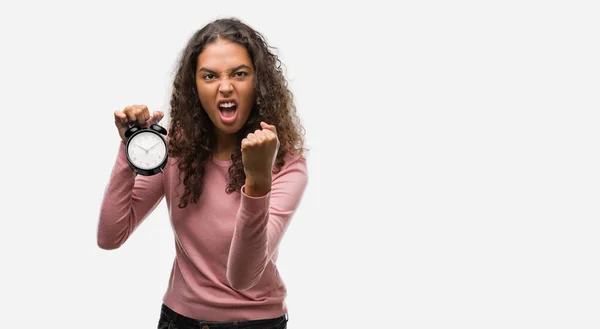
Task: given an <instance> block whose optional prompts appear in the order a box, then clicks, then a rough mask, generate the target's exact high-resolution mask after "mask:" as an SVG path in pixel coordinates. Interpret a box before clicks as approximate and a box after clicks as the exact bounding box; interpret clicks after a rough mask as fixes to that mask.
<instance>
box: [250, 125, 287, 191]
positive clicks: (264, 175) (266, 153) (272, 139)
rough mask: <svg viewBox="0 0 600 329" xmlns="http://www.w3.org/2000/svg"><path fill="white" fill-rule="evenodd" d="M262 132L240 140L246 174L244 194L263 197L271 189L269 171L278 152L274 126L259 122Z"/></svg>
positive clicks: (277, 140) (258, 131)
mask: <svg viewBox="0 0 600 329" xmlns="http://www.w3.org/2000/svg"><path fill="white" fill-rule="evenodd" d="M260 126H261V127H262V130H260V129H259V130H256V131H255V132H253V133H250V134H248V136H246V138H244V139H243V140H242V163H243V164H244V172H245V173H246V192H247V193H249V194H257V195H264V194H265V193H266V192H268V190H270V189H271V171H272V170H273V165H274V164H275V159H276V157H277V152H278V150H279V138H277V130H276V129H275V126H273V125H269V124H266V123H265V122H261V123H260Z"/></svg>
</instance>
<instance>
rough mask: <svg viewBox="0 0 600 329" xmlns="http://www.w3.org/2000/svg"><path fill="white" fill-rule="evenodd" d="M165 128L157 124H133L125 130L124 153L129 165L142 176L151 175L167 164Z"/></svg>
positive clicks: (161, 169) (160, 170)
mask: <svg viewBox="0 0 600 329" xmlns="http://www.w3.org/2000/svg"><path fill="white" fill-rule="evenodd" d="M163 135H165V136H166V135H167V130H166V129H165V128H163V127H161V126H159V125H157V124H152V125H151V126H150V127H140V126H139V125H134V126H132V127H130V128H129V129H127V131H125V138H127V143H126V144H125V153H126V155H127V162H128V163H129V167H130V168H131V169H132V170H133V171H135V172H136V173H138V174H140V175H143V176H153V175H156V174H158V173H159V172H162V171H163V168H164V167H165V166H166V165H167V158H168V155H169V154H168V146H167V141H166V139H165V138H164V137H163Z"/></svg>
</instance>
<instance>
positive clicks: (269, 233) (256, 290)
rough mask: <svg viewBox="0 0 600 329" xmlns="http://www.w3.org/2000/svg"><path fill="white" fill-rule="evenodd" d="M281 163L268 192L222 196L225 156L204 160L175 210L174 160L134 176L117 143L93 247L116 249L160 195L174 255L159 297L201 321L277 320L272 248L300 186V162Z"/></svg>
mask: <svg viewBox="0 0 600 329" xmlns="http://www.w3.org/2000/svg"><path fill="white" fill-rule="evenodd" d="M285 161H286V164H285V166H284V167H283V168H282V170H281V171H280V172H279V173H274V174H273V182H272V188H271V191H270V192H269V193H268V194H267V195H265V196H262V197H250V196H248V195H246V194H245V193H244V191H245V190H244V187H242V188H241V190H240V191H238V192H236V193H232V194H226V193H225V186H226V182H227V169H228V167H229V165H230V164H231V161H220V160H217V159H212V160H210V161H209V162H208V163H207V164H206V174H205V176H204V182H205V183H204V191H203V193H202V194H201V196H200V200H199V202H198V203H197V204H193V203H191V202H190V203H189V204H188V206H187V207H186V208H184V209H179V208H178V207H177V205H178V202H179V196H180V195H182V194H183V189H184V187H183V183H181V184H180V185H179V186H178V184H179V179H178V177H177V176H178V175H181V177H182V178H183V174H180V172H179V170H178V168H177V164H176V163H175V159H172V158H169V162H168V163H167V166H166V167H165V169H164V173H159V174H157V175H154V176H150V177H147V176H141V175H137V176H134V173H133V171H132V170H131V169H130V168H129V167H128V165H127V159H126V156H125V145H124V144H123V143H122V142H121V143H120V146H119V152H118V157H117V160H116V163H115V165H114V167H113V169H112V174H111V177H110V181H109V182H108V185H107V187H106V190H105V194H104V199H103V202H102V207H101V210H100V218H99V223H98V245H99V246H100V248H103V249H116V248H118V247H119V246H121V245H122V244H123V243H125V241H126V240H127V238H128V237H129V236H130V235H131V234H132V233H133V231H134V230H135V229H136V227H138V225H140V223H141V222H142V221H143V220H144V219H145V218H146V217H147V216H148V215H149V214H150V212H152V211H153V210H154V209H155V208H156V206H158V204H159V203H160V202H161V201H162V199H163V198H165V199H166V202H167V207H168V211H169V217H170V220H171V225H172V228H173V232H174V235H175V251H176V257H175V259H174V262H173V267H172V270H171V277H170V280H169V284H168V289H167V291H166V292H165V294H164V297H163V302H164V303H165V304H166V305H167V306H169V307H170V308H171V309H173V310H175V311H176V312H179V313H180V314H183V315H185V316H188V317H191V318H196V319H201V320H207V321H235V320H253V319H265V318H275V317H279V316H281V315H283V314H284V313H286V312H287V307H286V304H285V297H286V288H285V285H284V283H283V282H282V280H281V278H280V276H279V273H278V271H277V266H276V261H277V247H278V245H279V242H280V241H281V238H282V236H283V235H284V232H285V231H286V229H287V227H288V225H289V223H290V220H291V219H292V216H293V214H294V212H295V211H296V209H297V207H298V205H299V204H300V201H301V198H302V195H303V193H304V190H305V187H306V184H307V166H306V159H305V158H303V157H299V156H290V155H288V156H286V158H285Z"/></svg>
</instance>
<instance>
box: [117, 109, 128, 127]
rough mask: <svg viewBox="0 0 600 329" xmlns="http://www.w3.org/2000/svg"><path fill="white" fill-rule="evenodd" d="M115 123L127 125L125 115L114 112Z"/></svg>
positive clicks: (120, 112)
mask: <svg viewBox="0 0 600 329" xmlns="http://www.w3.org/2000/svg"><path fill="white" fill-rule="evenodd" d="M115 123H116V124H118V125H120V126H123V125H125V124H126V123H127V115H126V114H125V113H123V112H122V111H115Z"/></svg>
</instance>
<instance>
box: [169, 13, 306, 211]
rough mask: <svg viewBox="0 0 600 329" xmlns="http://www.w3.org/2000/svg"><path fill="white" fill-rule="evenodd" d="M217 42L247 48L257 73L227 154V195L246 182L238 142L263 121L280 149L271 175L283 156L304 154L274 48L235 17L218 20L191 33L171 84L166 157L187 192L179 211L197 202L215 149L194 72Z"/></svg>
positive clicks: (289, 94)
mask: <svg viewBox="0 0 600 329" xmlns="http://www.w3.org/2000/svg"><path fill="white" fill-rule="evenodd" d="M219 38H220V39H224V40H227V41H230V42H234V43H237V44H239V45H241V46H243V47H245V48H246V50H247V51H248V54H249V56H250V59H251V60H252V64H253V65H254V69H255V72H256V74H255V78H254V81H253V83H254V92H255V101H254V105H253V106H252V109H251V112H250V116H249V118H248V120H247V121H246V123H245V124H244V126H243V127H242V129H240V131H238V133H237V140H238V143H237V144H238V147H237V148H236V149H235V151H234V152H233V154H232V155H231V161H232V163H231V166H230V167H229V172H228V184H227V187H226V193H228V194H230V193H233V192H236V191H239V190H240V188H241V187H242V185H243V184H244V182H245V179H246V175H245V173H244V167H243V163H242V154H241V141H242V139H243V138H245V137H246V136H247V135H248V134H249V133H251V132H254V131H255V130H257V129H260V122H261V121H265V122H267V123H269V124H272V125H274V126H275V127H277V136H278V138H279V141H280V147H279V151H278V153H277V157H276V160H275V172H278V171H279V170H280V169H281V167H282V166H283V165H284V164H285V162H284V155H285V154H286V153H298V154H300V155H303V154H304V152H305V148H304V140H303V135H304V128H303V127H302V124H301V122H300V119H299V118H298V116H297V115H296V107H295V105H294V101H293V94H292V92H291V91H290V90H289V89H288V84H287V81H286V79H285V77H284V74H283V71H282V68H281V61H280V60H279V58H278V57H277V55H275V54H274V53H273V52H272V51H271V50H272V49H276V48H274V47H271V46H269V45H268V44H267V42H266V40H265V38H264V37H263V36H262V34H260V33H259V32H257V31H255V30H254V29H252V28H251V27H250V26H248V25H246V24H245V23H242V22H241V21H240V20H239V19H236V18H226V19H217V20H215V21H213V22H211V23H209V24H208V25H206V26H205V27H203V28H202V29H200V30H198V31H196V32H195V33H194V34H193V35H192V37H191V38H190V40H189V41H188V43H187V45H186V47H185V48H184V49H183V51H182V53H181V55H180V58H179V60H178V66H177V69H176V74H175V78H174V81H173V91H172V95H171V101H170V106H171V124H170V127H169V134H168V135H169V156H172V157H176V158H179V160H180V161H179V162H178V168H179V170H181V172H183V173H184V178H183V184H184V186H185V190H184V194H183V195H182V196H181V199H180V201H179V208H185V207H186V206H187V205H188V203H189V202H190V201H191V202H192V203H197V202H198V199H199V197H200V194H201V193H202V186H203V177H204V174H205V169H204V163H206V161H208V160H209V159H210V157H211V156H212V152H213V151H214V149H215V146H216V134H215V131H214V129H215V127H214V124H213V123H212V121H211V120H210V118H209V117H208V114H207V113H206V112H205V111H204V109H203V107H202V105H201V104H200V98H199V96H198V92H197V89H196V80H195V72H196V66H197V59H198V56H199V55H200V53H201V52H202V50H203V49H204V47H206V46H207V45H208V44H210V43H213V42H215V41H217V39H219ZM180 183H181V180H180Z"/></svg>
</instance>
